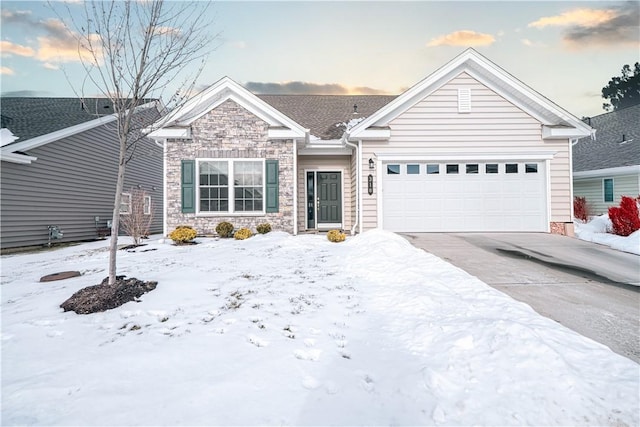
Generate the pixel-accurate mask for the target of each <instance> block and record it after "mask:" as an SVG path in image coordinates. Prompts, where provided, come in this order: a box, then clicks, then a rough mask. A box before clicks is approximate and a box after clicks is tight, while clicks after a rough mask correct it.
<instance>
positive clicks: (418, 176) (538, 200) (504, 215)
mask: <svg viewBox="0 0 640 427" xmlns="http://www.w3.org/2000/svg"><path fill="white" fill-rule="evenodd" d="M382 175H383V176H382V186H383V188H382V191H383V192H382V208H383V210H382V218H383V228H384V229H386V230H391V231H401V232H428V231H447V232H453V231H546V230H547V224H548V222H547V205H546V199H547V197H546V171H545V162H544V161H539V162H526V163H525V162H504V161H503V162H493V163H491V162H485V163H461V162H460V163H456V162H447V163H427V162H415V163H410V162H396V163H394V162H387V163H383V171H382Z"/></svg>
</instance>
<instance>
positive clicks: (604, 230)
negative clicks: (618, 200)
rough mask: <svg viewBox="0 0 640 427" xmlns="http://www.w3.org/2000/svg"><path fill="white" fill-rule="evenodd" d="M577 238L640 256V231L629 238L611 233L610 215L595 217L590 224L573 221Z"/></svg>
mask: <svg viewBox="0 0 640 427" xmlns="http://www.w3.org/2000/svg"><path fill="white" fill-rule="evenodd" d="M573 224H574V228H575V233H576V237H578V238H579V239H580V240H586V241H587V242H594V243H599V244H601V245H605V246H609V247H611V248H612V249H616V250H619V251H623V252H629V253H632V254H637V255H640V230H637V231H635V232H634V233H631V234H630V235H629V236H626V237H624V236H617V235H615V234H613V233H612V232H611V229H612V225H611V220H610V219H609V215H607V214H604V215H600V216H597V217H594V218H593V219H592V220H591V221H589V222H588V223H586V224H585V223H583V222H582V221H580V220H578V219H575V220H574V221H573Z"/></svg>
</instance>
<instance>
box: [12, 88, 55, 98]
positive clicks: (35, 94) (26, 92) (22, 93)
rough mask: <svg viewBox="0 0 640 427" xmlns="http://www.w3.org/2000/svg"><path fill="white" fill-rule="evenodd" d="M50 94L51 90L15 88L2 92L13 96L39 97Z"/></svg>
mask: <svg viewBox="0 0 640 427" xmlns="http://www.w3.org/2000/svg"><path fill="white" fill-rule="evenodd" d="M47 95H50V94H49V92H37V91H35V90H14V91H9V92H2V96H6V97H11V98H37V97H39V96H47Z"/></svg>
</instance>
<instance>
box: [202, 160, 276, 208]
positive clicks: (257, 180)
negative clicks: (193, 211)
mask: <svg viewBox="0 0 640 427" xmlns="http://www.w3.org/2000/svg"><path fill="white" fill-rule="evenodd" d="M230 176H232V177H233V179H231V180H230V179H229V177H230ZM198 194H199V195H200V205H199V206H200V209H199V212H228V213H234V212H263V211H264V162H263V161H262V160H200V161H199V162H198Z"/></svg>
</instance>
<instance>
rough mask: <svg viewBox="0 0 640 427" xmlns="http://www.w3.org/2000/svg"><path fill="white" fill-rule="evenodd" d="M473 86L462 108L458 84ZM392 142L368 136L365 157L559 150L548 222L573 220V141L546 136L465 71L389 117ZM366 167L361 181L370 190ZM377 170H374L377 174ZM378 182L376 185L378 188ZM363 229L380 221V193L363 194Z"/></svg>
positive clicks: (531, 119) (532, 120)
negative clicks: (468, 103) (468, 104)
mask: <svg viewBox="0 0 640 427" xmlns="http://www.w3.org/2000/svg"><path fill="white" fill-rule="evenodd" d="M460 88H470V89H471V111H470V112H469V113H459V112H458V89H460ZM389 125H390V128H391V139H390V140H389V141H388V142H382V141H367V142H364V147H363V162H365V161H367V160H368V159H369V157H373V158H374V159H375V155H376V154H404V155H423V156H424V155H430V154H443V153H446V154H450V155H456V154H459V155H462V154H468V153H481V154H485V155H487V154H489V155H490V154H496V156H499V155H500V154H504V153H528V152H536V151H538V152H540V151H552V152H557V154H556V155H555V156H554V158H553V159H552V160H551V161H550V165H549V171H548V173H549V177H550V178H549V181H550V183H551V189H550V193H551V194H550V218H549V221H550V222H570V221H571V182H570V174H569V141H568V140H556V141H548V142H547V141H543V140H542V124H541V123H540V122H539V121H538V120H536V119H535V118H534V117H532V116H530V115H529V114H527V113H526V112H524V111H523V110H521V109H520V108H518V107H517V106H515V105H514V104H512V103H511V102H509V101H507V100H506V99H505V98H503V97H502V96H500V95H499V94H498V93H496V92H494V91H493V90H491V89H489V88H488V87H486V86H485V85H483V84H482V83H480V82H478V81H477V80H475V79H474V78H472V77H471V76H470V75H468V74H466V73H462V74H460V75H459V76H457V77H456V78H454V79H452V80H451V81H450V82H449V83H447V84H446V85H444V86H442V87H441V88H439V89H437V90H436V91H434V92H433V93H432V94H430V95H429V96H428V97H426V98H425V99H423V100H421V101H419V102H417V103H416V104H415V105H414V106H413V107H411V108H409V109H408V110H407V111H405V112H404V113H403V114H401V115H400V116H399V117H397V118H396V119H394V120H393V121H392V122H390V124H389ZM368 173H369V171H368V167H367V168H364V172H363V186H365V188H364V190H365V191H366V175H368ZM374 176H375V174H374ZM377 188H378V185H377V182H376V183H375V184H374V190H375V191H377ZM363 204H364V206H363V208H364V214H365V220H364V226H365V229H369V228H374V227H376V226H377V209H376V194H374V195H373V196H368V194H366V193H365V196H364V203H363Z"/></svg>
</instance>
